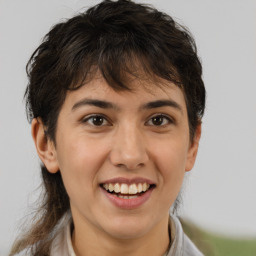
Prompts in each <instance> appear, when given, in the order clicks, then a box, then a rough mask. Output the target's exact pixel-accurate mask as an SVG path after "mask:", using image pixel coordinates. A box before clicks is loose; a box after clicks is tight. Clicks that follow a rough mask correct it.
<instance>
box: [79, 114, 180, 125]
mask: <svg viewBox="0 0 256 256" xmlns="http://www.w3.org/2000/svg"><path fill="white" fill-rule="evenodd" d="M96 118H99V119H101V120H98V121H100V124H99V125H97V124H95V123H93V122H94V121H96V120H93V119H96ZM154 118H155V119H156V118H160V119H162V122H160V124H159V125H158V124H154V123H153V122H154V121H153V120H154ZM155 121H157V120H155ZM158 121H159V120H158ZM164 121H165V123H164V124H162V123H163V122H164ZM106 122H107V124H106ZM82 123H86V124H89V125H92V126H95V127H102V126H111V123H110V122H109V121H108V119H107V118H106V117H105V116H104V115H101V114H94V115H90V116H87V117H85V118H84V119H82ZM104 123H105V124H104ZM174 123H175V122H174V120H173V119H172V118H170V117H169V116H166V115H163V114H156V115H154V116H152V117H150V119H149V120H148V121H147V122H146V123H145V125H146V126H156V127H160V126H166V125H168V124H174Z"/></svg>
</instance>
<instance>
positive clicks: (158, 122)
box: [152, 116, 164, 126]
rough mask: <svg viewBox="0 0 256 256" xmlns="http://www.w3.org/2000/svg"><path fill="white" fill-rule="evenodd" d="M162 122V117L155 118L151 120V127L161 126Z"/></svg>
mask: <svg viewBox="0 0 256 256" xmlns="http://www.w3.org/2000/svg"><path fill="white" fill-rule="evenodd" d="M163 121H164V117H163V116H155V117H153V118H152V124H153V125H156V126H158V125H162V124H163Z"/></svg>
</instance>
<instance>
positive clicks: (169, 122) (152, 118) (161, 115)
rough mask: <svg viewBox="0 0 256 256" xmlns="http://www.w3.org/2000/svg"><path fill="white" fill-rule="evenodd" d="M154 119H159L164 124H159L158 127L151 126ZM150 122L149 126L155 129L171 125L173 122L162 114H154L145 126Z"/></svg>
mask: <svg viewBox="0 0 256 256" xmlns="http://www.w3.org/2000/svg"><path fill="white" fill-rule="evenodd" d="M154 118H161V119H164V120H165V122H166V123H165V124H162V123H161V124H159V125H156V124H153V123H152V121H153V120H154ZM149 122H151V123H152V124H150V126H156V127H159V126H166V125H168V124H173V123H174V120H173V119H172V118H171V117H169V116H166V115H163V114H156V115H154V116H152V117H151V118H150V119H149V120H148V121H147V122H146V125H147V124H148V123H149Z"/></svg>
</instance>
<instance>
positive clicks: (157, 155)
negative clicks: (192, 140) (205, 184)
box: [154, 141, 187, 193]
mask: <svg viewBox="0 0 256 256" xmlns="http://www.w3.org/2000/svg"><path fill="white" fill-rule="evenodd" d="M186 148H187V147H186V143H182V141H181V142H180V141H179V142H174V141H172V143H162V145H161V146H160V147H155V151H154V159H155V163H156V165H157V169H158V170H159V176H160V179H161V183H162V184H164V189H165V190H166V192H168V193H172V191H173V192H174V193H177V191H179V190H180V188H181V185H182V182H183V178H184V174H185V167H186V159H187V149H186Z"/></svg>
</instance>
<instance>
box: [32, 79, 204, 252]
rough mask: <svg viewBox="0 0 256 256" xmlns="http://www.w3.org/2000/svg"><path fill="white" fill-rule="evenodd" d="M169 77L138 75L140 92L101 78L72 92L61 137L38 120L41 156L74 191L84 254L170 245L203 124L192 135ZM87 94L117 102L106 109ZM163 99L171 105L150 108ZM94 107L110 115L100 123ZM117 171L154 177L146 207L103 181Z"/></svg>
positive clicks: (77, 235) (77, 245)
mask: <svg viewBox="0 0 256 256" xmlns="http://www.w3.org/2000/svg"><path fill="white" fill-rule="evenodd" d="M166 83H167V82H165V86H163V87H158V86H156V85H155V83H153V82H150V81H144V82H143V81H138V80H135V81H133V82H132V84H131V86H132V88H133V91H131V92H129V91H121V92H116V91H114V90H113V89H112V88H110V87H109V86H108V85H107V84H106V82H105V81H104V80H103V79H102V78H95V79H93V80H92V81H91V82H89V83H88V84H86V85H85V86H83V87H81V88H79V89H78V90H76V91H71V92H68V93H67V96H66V99H65V102H64V104H63V106H62V108H61V111H60V113H59V117H58V121H57V131H56V144H54V143H53V142H52V141H51V140H49V139H48V138H46V137H45V135H44V127H43V124H42V122H41V121H40V119H39V118H38V119H34V120H33V122H32V135H33V138H34V141H35V145H36V148H37V152H38V155H39V157H40V158H41V160H42V161H43V163H44V164H45V166H46V167H47V169H48V170H49V172H51V173H56V172H58V171H60V172H61V174H62V177H63V181H64V185H65V187H66V190H67V193H68V195H69V197H70V206H71V212H72V216H73V221H74V227H75V228H74V231H73V234H72V242H73V247H74V250H75V252H76V254H77V256H79V255H83V256H87V255H95V256H96V255H106V256H107V255H112V256H113V255H118V256H119V255H134V256H136V255H159V256H160V255H163V254H164V252H165V251H166V249H167V248H168V244H169V235H168V219H169V208H170V207H171V205H172V204H173V203H174V201H175V199H176V197H177V195H178V193H179V191H180V189H181V186H182V182H183V178H184V174H185V172H187V171H190V170H191V169H192V167H193V165H194V162H195V159H196V155H197V150H198V142H199V139H200V135H201V127H200V126H198V127H197V129H196V133H195V137H194V138H193V139H192V140H191V138H190V137H189V125H188V117H187V109H186V103H185V99H184V95H183V92H182V90H181V89H180V88H178V87H177V86H175V85H174V84H172V83H170V82H168V83H167V86H166ZM146 86H147V88H153V90H148V89H146V88H145V87H146ZM135 88H136V89H135ZM88 100H100V101H104V102H106V101H107V102H109V103H111V104H112V105H113V106H111V107H107V108H105V107H106V106H105V107H104V108H103V107H102V106H101V107H99V106H95V104H94V105H93V104H88ZM159 100H161V101H165V102H166V101H170V102H172V104H169V105H163V106H157V107H156V106H154V107H152V106H151V107H149V103H152V102H156V101H159ZM151 105H152V104H151ZM158 105H159V104H158ZM95 114H97V115H100V116H102V117H103V119H100V118H98V117H97V119H96V122H93V119H92V118H89V117H91V115H95ZM161 115H162V116H161ZM163 116H164V117H163ZM153 117H156V119H153ZM102 120H103V122H102V123H101V121H102ZM154 120H155V121H156V122H154ZM95 124H97V125H95ZM191 141H192V142H191ZM116 177H124V178H128V179H131V178H137V177H141V178H145V179H149V180H151V181H152V182H153V183H154V184H155V188H154V189H153V191H152V193H151V195H150V197H149V199H148V200H147V201H146V202H145V203H143V204H142V205H140V206H139V207H135V208H132V209H122V208H120V207H117V206H116V205H114V204H113V203H112V202H110V200H109V199H108V198H107V197H106V196H105V194H104V193H103V192H102V189H101V188H100V184H101V183H103V182H104V181H106V180H109V179H112V178H116ZM99 245H100V246H99Z"/></svg>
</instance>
